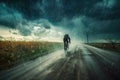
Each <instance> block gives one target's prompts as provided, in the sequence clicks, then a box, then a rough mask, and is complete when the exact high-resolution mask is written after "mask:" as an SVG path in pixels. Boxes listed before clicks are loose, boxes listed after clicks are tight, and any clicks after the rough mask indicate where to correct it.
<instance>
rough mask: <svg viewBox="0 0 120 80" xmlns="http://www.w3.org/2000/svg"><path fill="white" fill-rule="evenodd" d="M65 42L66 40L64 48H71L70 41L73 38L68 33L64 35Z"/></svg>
mask: <svg viewBox="0 0 120 80" xmlns="http://www.w3.org/2000/svg"><path fill="white" fill-rule="evenodd" d="M63 42H64V50H65V51H67V50H68V49H69V43H71V40H70V37H69V35H68V34H65V35H64V38H63Z"/></svg>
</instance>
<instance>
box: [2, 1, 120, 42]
mask: <svg viewBox="0 0 120 80" xmlns="http://www.w3.org/2000/svg"><path fill="white" fill-rule="evenodd" d="M119 9H120V1H119V0H69V1H68V0H0V39H1V40H28V41H31V40H34V41H36V40H37V41H39V40H44V41H62V38H63V35H64V34H65V33H68V34H70V36H71V37H72V39H76V40H79V41H83V42H85V41H86V32H87V33H88V34H89V41H91V42H94V41H95V42H101V41H102V42H103V41H105V40H107V39H113V40H117V41H119V40H120V37H119V35H120V32H119V31H120V27H119V26H120V10H119Z"/></svg>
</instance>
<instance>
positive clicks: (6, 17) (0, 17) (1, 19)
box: [0, 3, 22, 28]
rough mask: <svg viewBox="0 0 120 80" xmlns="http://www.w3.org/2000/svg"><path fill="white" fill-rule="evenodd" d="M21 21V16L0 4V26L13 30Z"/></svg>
mask: <svg viewBox="0 0 120 80" xmlns="http://www.w3.org/2000/svg"><path fill="white" fill-rule="evenodd" d="M21 21H22V15H21V14H20V13H19V12H17V11H16V10H14V9H12V8H9V7H8V6H6V5H5V4H4V3H0V25H5V26H9V27H11V28H15V27H16V26H17V25H18V23H20V22H21Z"/></svg>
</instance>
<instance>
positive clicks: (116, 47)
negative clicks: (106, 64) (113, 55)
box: [88, 43, 120, 52]
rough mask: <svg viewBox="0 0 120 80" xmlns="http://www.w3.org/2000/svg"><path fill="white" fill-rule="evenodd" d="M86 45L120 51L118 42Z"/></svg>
mask: <svg viewBox="0 0 120 80" xmlns="http://www.w3.org/2000/svg"><path fill="white" fill-rule="evenodd" d="M88 45H91V46H95V47H98V48H101V49H107V50H110V51H115V52H120V43H89V44H88Z"/></svg>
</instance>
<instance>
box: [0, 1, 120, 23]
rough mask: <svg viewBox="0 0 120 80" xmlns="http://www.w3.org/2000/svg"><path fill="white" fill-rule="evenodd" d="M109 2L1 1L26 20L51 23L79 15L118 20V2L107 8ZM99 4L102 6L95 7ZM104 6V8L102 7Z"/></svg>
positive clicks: (119, 13)
mask: <svg viewBox="0 0 120 80" xmlns="http://www.w3.org/2000/svg"><path fill="white" fill-rule="evenodd" d="M110 1H111V0H69V1H68V0H1V2H3V3H5V4H6V5H8V6H10V7H12V8H14V9H16V10H18V11H20V12H21V13H22V14H24V17H25V18H27V19H32V20H33V19H39V18H41V17H42V18H47V19H49V20H50V21H51V22H56V21H60V20H62V19H63V18H64V17H66V18H69V19H71V18H73V17H75V16H79V15H85V16H88V17H94V18H96V19H118V18H120V10H119V8H120V6H119V3H120V1H119V0H115V1H116V3H115V6H113V8H111V7H110V8H109V3H110ZM97 4H101V5H102V6H96V5H97ZM103 5H104V6H103Z"/></svg>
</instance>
